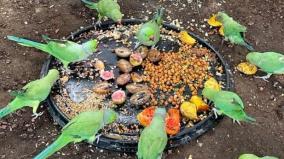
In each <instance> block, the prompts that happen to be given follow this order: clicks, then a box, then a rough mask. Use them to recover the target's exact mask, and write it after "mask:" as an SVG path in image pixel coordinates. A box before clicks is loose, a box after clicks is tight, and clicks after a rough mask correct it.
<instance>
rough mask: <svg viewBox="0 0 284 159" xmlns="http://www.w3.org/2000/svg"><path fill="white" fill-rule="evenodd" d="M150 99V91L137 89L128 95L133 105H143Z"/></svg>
mask: <svg viewBox="0 0 284 159" xmlns="http://www.w3.org/2000/svg"><path fill="white" fill-rule="evenodd" d="M150 100H151V93H150V92H149V91H139V92H137V93H135V94H133V95H132V96H131V97H130V103H131V104H132V105H134V106H143V105H145V104H146V103H148V102H150Z"/></svg>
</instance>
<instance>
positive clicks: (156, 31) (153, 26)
mask: <svg viewBox="0 0 284 159" xmlns="http://www.w3.org/2000/svg"><path fill="white" fill-rule="evenodd" d="M163 14H164V8H160V9H158V10H157V13H156V15H155V16H154V17H153V19H152V20H150V21H148V22H146V23H144V24H143V25H142V26H141V27H140V28H139V30H138V31H137V33H136V37H137V39H138V44H137V45H136V46H135V48H137V47H138V46H139V45H140V44H143V45H146V46H152V47H154V46H155V45H156V44H157V43H158V41H159V40H160V27H161V25H162V21H163V20H162V16H163Z"/></svg>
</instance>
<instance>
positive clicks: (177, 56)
mask: <svg viewBox="0 0 284 159" xmlns="http://www.w3.org/2000/svg"><path fill="white" fill-rule="evenodd" d="M150 52H151V51H150ZM211 56H212V54H211V53H210V51H209V50H207V49H200V51H197V50H196V49H193V48H191V47H189V46H185V45H183V46H181V47H180V49H179V51H178V52H167V53H161V54H160V57H161V61H160V62H159V63H158V64H155V63H153V62H152V61H150V60H148V59H146V61H145V63H143V67H144V76H145V77H144V81H145V82H148V83H149V85H150V87H151V91H153V92H155V90H157V89H159V90H161V91H163V92H165V93H168V94H170V92H175V93H174V95H172V96H169V97H168V98H167V100H166V101H164V103H163V104H164V105H167V104H168V103H170V104H173V105H175V106H176V107H179V105H180V104H181V103H182V102H183V101H184V98H185V97H184V93H185V88H186V87H188V89H189V90H190V92H191V93H192V95H197V93H198V92H197V91H198V90H199V89H201V88H203V83H204V81H205V80H207V79H208V78H210V77H211V76H212V75H211V73H210V72H209V65H210V64H209V62H210V59H211ZM148 58H150V53H149V56H148ZM157 104H158V102H157V99H153V102H152V105H154V106H155V105H157Z"/></svg>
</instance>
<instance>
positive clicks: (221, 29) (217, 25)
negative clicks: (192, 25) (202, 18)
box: [208, 14, 224, 36]
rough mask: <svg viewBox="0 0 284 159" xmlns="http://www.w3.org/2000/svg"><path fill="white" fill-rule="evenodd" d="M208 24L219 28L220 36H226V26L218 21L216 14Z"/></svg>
mask: <svg viewBox="0 0 284 159" xmlns="http://www.w3.org/2000/svg"><path fill="white" fill-rule="evenodd" d="M208 24H209V25H210V26H212V27H219V34H220V35H222V36H224V26H223V24H222V23H221V22H219V21H218V20H216V14H214V15H213V16H212V17H211V18H210V19H209V20H208Z"/></svg>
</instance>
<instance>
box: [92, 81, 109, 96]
mask: <svg viewBox="0 0 284 159" xmlns="http://www.w3.org/2000/svg"><path fill="white" fill-rule="evenodd" d="M111 87H112V85H111V84H110V83H108V82H100V83H97V84H96V85H95V86H94V92H95V93H98V94H107V93H109V92H110V91H111Z"/></svg>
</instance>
